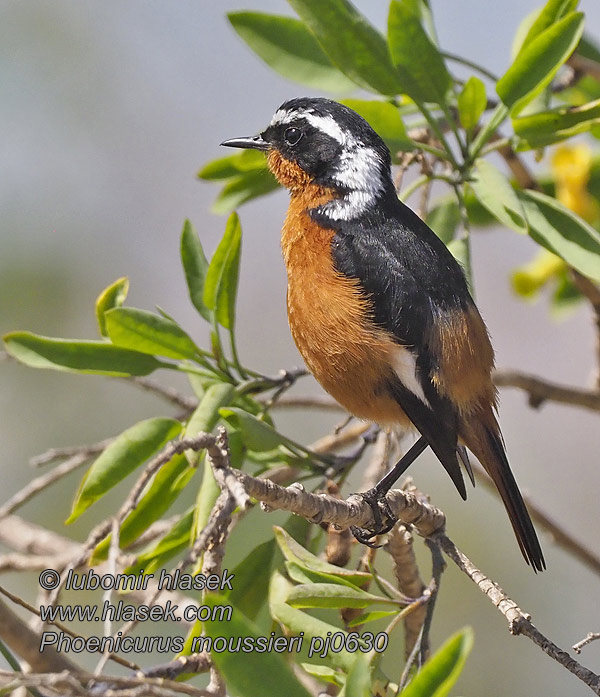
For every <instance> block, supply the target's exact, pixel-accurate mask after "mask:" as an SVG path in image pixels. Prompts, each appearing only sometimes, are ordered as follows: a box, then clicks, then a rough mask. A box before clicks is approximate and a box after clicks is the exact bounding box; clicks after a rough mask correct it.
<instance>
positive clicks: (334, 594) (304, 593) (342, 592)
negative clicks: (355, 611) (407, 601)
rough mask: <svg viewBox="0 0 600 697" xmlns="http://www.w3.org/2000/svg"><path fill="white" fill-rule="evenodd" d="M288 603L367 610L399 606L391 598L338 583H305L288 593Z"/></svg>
mask: <svg viewBox="0 0 600 697" xmlns="http://www.w3.org/2000/svg"><path fill="white" fill-rule="evenodd" d="M286 602H287V603H288V605H291V606H292V607H297V608H303V607H323V608H342V607H359V608H365V607H369V606H370V605H373V604H374V603H384V604H385V605H396V606H397V605H398V604H397V603H395V602H394V601H393V600H390V599H389V598H383V597H381V596H378V595H373V594H372V593H367V591H363V590H360V588H351V587H350V586H342V585H339V584H336V583H303V584H301V585H299V586H294V587H293V588H292V589H291V590H290V592H289V593H288V595H287V599H286Z"/></svg>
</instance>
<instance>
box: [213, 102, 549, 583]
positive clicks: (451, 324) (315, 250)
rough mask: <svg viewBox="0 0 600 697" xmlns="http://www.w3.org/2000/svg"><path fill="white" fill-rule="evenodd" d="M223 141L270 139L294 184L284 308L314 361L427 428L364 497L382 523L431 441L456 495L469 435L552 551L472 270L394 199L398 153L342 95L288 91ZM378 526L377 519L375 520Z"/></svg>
mask: <svg viewBox="0 0 600 697" xmlns="http://www.w3.org/2000/svg"><path fill="white" fill-rule="evenodd" d="M222 145H225V146H228V147H234V148H252V149H256V150H262V151H264V152H265V153H266V155H267V161H268V166H269V168H270V170H271V171H272V172H273V174H274V175H275V177H276V178H277V179H278V181H279V182H280V183H281V184H282V185H283V186H284V187H286V188H287V189H289V191H290V195H291V198H290V204H289V208H288V211H287V215H286V218H285V222H284V224H283V230H282V234H281V246H282V250H283V256H284V259H285V264H286V267H287V276H288V293H287V307H288V318H289V323H290V328H291V331H292V335H293V337H294V340H295V342H296V345H297V347H298V349H299V351H300V353H301V354H302V356H303V358H304V360H305V362H306V365H307V366H308V368H309V369H310V371H311V372H312V374H313V375H314V376H315V378H316V379H317V380H318V381H319V382H320V383H321V385H322V386H323V387H324V388H325V390H327V392H329V393H330V394H331V395H332V396H333V397H334V398H335V399H336V400H337V401H338V402H339V403H340V404H341V405H342V406H343V407H345V408H346V409H347V410H348V411H349V412H350V413H351V414H354V415H355V416H356V417H358V418H360V419H365V420H369V421H373V422H376V423H378V424H380V425H382V426H391V425H396V426H401V427H404V428H414V429H416V430H417V431H418V432H419V434H420V437H419V439H418V440H417V441H416V442H415V444H414V445H413V446H412V447H411V448H410V449H409V450H408V452H407V453H406V454H405V455H404V456H403V457H402V458H401V460H400V461H399V462H398V463H397V465H396V466H395V467H394V468H393V469H392V470H391V471H390V472H389V473H388V474H387V475H386V476H385V477H384V478H383V479H382V480H381V481H380V482H379V483H378V484H377V486H376V487H375V488H374V489H372V490H371V491H369V492H367V493H366V495H365V497H366V498H367V500H368V501H369V503H370V504H371V506H372V508H373V511H374V516H375V519H376V529H375V530H374V531H372V532H371V535H369V534H367V533H366V532H365V531H362V532H359V534H358V537H359V539H360V540H361V541H363V542H366V541H368V538H369V537H371V536H373V535H374V534H375V533H379V532H383V531H385V529H389V527H390V526H389V525H388V526H387V527H385V526H383V525H382V524H381V516H380V514H379V512H378V503H382V504H383V507H384V511H385V512H386V513H387V512H388V510H387V509H386V507H385V503H384V501H385V494H386V493H387V491H388V490H389V489H390V488H391V486H392V484H393V483H394V482H395V481H396V480H397V479H398V477H399V476H400V475H401V474H402V473H403V472H404V471H405V470H406V468H407V467H408V466H409V465H410V464H411V463H412V462H413V461H414V460H415V459H416V458H417V457H418V456H419V455H420V454H421V453H422V452H423V451H424V450H425V449H426V448H427V446H429V447H430V448H431V449H432V450H433V452H434V453H435V455H436V456H437V458H438V459H439V460H440V462H441V463H442V465H443V466H444V468H445V469H446V471H447V472H448V474H449V475H450V477H451V478H452V481H453V482H454V484H455V486H456V488H457V489H458V491H459V493H460V495H461V496H462V497H463V499H464V498H466V488H465V483H464V480H463V477H462V473H461V469H460V465H459V460H460V461H461V462H462V463H463V465H464V467H465V469H466V471H467V473H468V474H469V477H470V478H471V479H472V478H473V477H472V472H471V468H470V465H469V460H468V457H467V453H466V449H465V448H468V449H469V450H470V451H471V452H472V453H473V454H474V455H475V456H476V457H477V458H478V460H479V461H480V462H481V464H482V465H483V467H484V468H485V470H486V471H487V473H488V474H489V476H490V477H491V479H492V480H493V482H494V484H495V485H496V487H497V488H498V491H499V492H500V496H501V497H502V501H503V502H504V505H505V507H506V510H507V512H508V515H509V518H510V521H511V523H512V526H513V529H514V531H515V535H516V537H517V540H518V542H519V547H520V548H521V552H522V553H523V556H524V557H525V559H526V561H527V562H528V563H529V564H531V565H532V567H533V568H534V569H535V570H536V571H542V570H543V569H544V568H545V562H544V557H543V554H542V550H541V547H540V544H539V541H538V539H537V536H536V533H535V530H534V527H533V524H532V522H531V519H530V517H529V514H528V512H527V508H526V506H525V503H524V501H523V498H522V496H521V493H520V492H519V488H518V486H517V483H516V481H515V478H514V476H513V473H512V472H511V469H510V467H509V464H508V460H507V457H506V453H505V449H504V444H503V440H502V435H501V433H500V428H499V426H498V422H497V420H496V415H495V411H496V404H497V395H496V390H495V388H494V385H493V383H492V378H491V371H492V368H493V364H494V352H493V349H492V346H491V343H490V339H489V336H488V332H487V329H486V326H485V324H484V322H483V320H482V318H481V315H480V314H479V311H478V310H477V307H476V306H475V303H474V301H473V299H472V297H471V295H470V294H469V290H468V288H467V283H466V280H465V276H464V273H463V271H462V269H461V267H460V265H459V264H458V263H457V262H456V261H455V259H454V257H453V256H452V254H451V253H450V252H449V251H448V249H447V248H446V246H445V245H444V244H443V242H442V241H441V240H440V239H439V238H438V237H437V235H436V234H435V233H434V232H433V231H432V230H431V229H430V228H429V227H428V226H427V225H426V224H425V223H424V222H423V221H422V220H421V219H420V218H419V217H418V216H417V215H416V214H415V213H413V211H412V210H410V208H408V207H407V206H405V205H404V204H403V203H402V202H401V201H400V200H399V199H398V196H397V194H396V190H395V188H394V184H393V181H392V174H391V156H390V152H389V150H388V148H387V146H386V145H385V143H384V142H383V140H382V139H381V138H380V137H379V136H378V135H377V133H375V131H374V130H373V129H372V128H371V126H370V125H369V124H368V123H367V122H366V121H365V120H364V119H363V118H362V117H361V116H359V115H358V114H357V113H356V112H354V111H352V110H351V109H349V108H348V107H346V106H343V105H341V104H338V103H337V102H334V101H331V100H328V99H320V98H298V99H292V100H290V101H287V102H285V103H284V104H283V105H282V106H281V107H280V108H279V109H278V110H277V112H276V113H275V115H274V116H273V119H272V120H271V123H270V125H269V126H268V127H267V128H266V129H265V130H264V131H263V132H262V133H260V134H259V135H257V136H252V137H244V138H233V139H231V140H226V141H224V142H223V143H222ZM377 528H378V529H377Z"/></svg>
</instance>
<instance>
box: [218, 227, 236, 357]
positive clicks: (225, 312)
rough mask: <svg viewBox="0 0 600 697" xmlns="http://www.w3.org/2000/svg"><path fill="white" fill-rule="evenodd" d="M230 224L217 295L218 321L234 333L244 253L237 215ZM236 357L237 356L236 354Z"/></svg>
mask: <svg viewBox="0 0 600 697" xmlns="http://www.w3.org/2000/svg"><path fill="white" fill-rule="evenodd" d="M230 222H231V224H232V225H233V226H234V229H235V231H234V233H233V235H232V236H231V239H230V243H229V252H228V254H227V258H226V260H225V263H224V265H223V273H222V274H221V281H220V283H219V291H218V294H217V308H216V316H217V321H218V322H219V324H221V325H222V326H223V327H225V329H230V330H232V331H233V327H234V324H235V301H236V298H237V289H238V280H239V276H240V259H241V253H242V228H241V225H240V220H239V218H238V215H237V213H232V214H231V216H230ZM234 355H235V354H234Z"/></svg>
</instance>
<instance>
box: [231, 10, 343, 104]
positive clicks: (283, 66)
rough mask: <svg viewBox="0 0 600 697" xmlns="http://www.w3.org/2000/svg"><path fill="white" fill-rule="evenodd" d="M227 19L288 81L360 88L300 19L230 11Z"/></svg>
mask: <svg viewBox="0 0 600 697" xmlns="http://www.w3.org/2000/svg"><path fill="white" fill-rule="evenodd" d="M227 17H228V19H229V21H230V22H231V24H232V26H233V28H234V29H235V31H236V32H237V33H238V35H239V36H240V37H241V38H242V39H243V40H244V41H245V42H246V43H247V44H248V46H249V47H250V48H251V49H252V50H253V51H254V52H255V53H256V54H257V55H258V56H259V57H260V58H262V60H263V61H264V62H265V63H266V64H267V65H268V66H269V67H270V68H272V69H273V70H275V72H277V73H279V74H280V75H282V76H283V77H285V78H287V79H288V80H292V81H294V82H298V83H300V84H302V85H307V86H308V87H312V88H314V89H318V90H325V91H327V92H337V93H340V92H350V91H352V90H354V89H356V84H355V83H354V82H352V81H351V80H349V79H348V78H347V77H346V76H345V75H344V74H343V73H342V72H341V71H340V70H338V69H337V68H336V67H335V66H334V65H333V64H332V63H331V61H330V60H329V58H327V56H326V55H325V53H324V52H323V50H322V49H321V47H320V46H319V42H318V41H317V40H316V39H315V37H314V35H313V34H312V33H311V32H310V30H309V29H308V27H307V26H306V25H305V24H304V23H303V22H301V21H300V20H298V19H295V18H293V17H282V16H279V15H271V14H266V13H264V12H229V13H228V14H227Z"/></svg>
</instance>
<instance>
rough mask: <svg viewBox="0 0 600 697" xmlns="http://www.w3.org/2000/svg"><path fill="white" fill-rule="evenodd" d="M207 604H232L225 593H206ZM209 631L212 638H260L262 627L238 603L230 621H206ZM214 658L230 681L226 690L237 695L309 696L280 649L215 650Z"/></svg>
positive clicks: (234, 640)
mask: <svg viewBox="0 0 600 697" xmlns="http://www.w3.org/2000/svg"><path fill="white" fill-rule="evenodd" d="M204 604H205V605H207V606H208V607H211V608H217V607H219V606H223V605H231V602H230V600H229V599H228V598H227V597H225V596H224V595H217V594H213V593H210V594H207V595H206V596H205V598H204ZM204 630H205V632H206V635H207V636H209V637H211V638H212V639H216V638H217V637H224V638H225V639H226V640H228V639H231V640H232V641H233V642H234V646H235V642H237V640H238V639H239V638H240V637H242V638H243V637H250V638H254V639H256V638H258V637H260V636H261V631H260V629H259V628H258V627H257V626H256V625H255V624H254V623H253V622H251V621H250V620H249V619H247V618H246V617H245V616H244V614H243V613H242V612H240V611H239V610H238V609H237V608H236V607H235V606H234V607H233V612H232V615H231V620H229V621H225V620H222V621H218V620H214V621H210V622H205V623H204ZM211 659H212V661H213V663H214V664H215V666H216V667H217V669H218V670H219V673H221V675H222V676H223V678H224V679H225V681H226V683H227V692H228V693H230V694H231V695H233V696H234V697H265V696H266V695H269V696H271V695H285V696H286V697H310V693H309V692H308V691H307V689H306V688H305V687H304V686H303V685H302V684H301V683H300V682H299V680H298V679H297V678H296V676H295V675H294V673H293V672H292V669H291V667H290V666H289V665H288V663H287V662H286V661H285V659H284V657H283V656H282V655H281V654H280V653H277V652H274V651H273V652H259V651H250V652H245V651H235V652H234V651H232V652H229V651H212V652H211Z"/></svg>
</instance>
